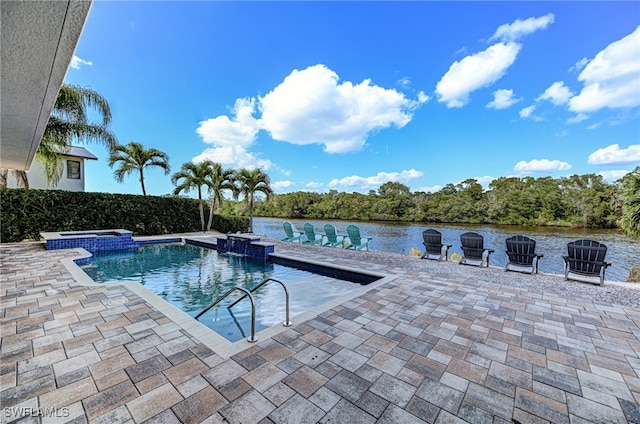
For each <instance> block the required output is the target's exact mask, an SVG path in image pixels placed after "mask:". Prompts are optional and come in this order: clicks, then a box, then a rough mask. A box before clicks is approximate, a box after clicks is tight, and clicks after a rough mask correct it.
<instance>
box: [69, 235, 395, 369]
mask: <svg viewBox="0 0 640 424" xmlns="http://www.w3.org/2000/svg"><path fill="white" fill-rule="evenodd" d="M188 238H190V237H181V239H182V243H186V239H188ZM200 241H201V240H200ZM212 245H213V244H212ZM71 250H74V251H76V252H77V254H78V256H76V257H70V258H64V259H61V262H62V264H63V265H64V267H65V268H66V269H67V271H69V273H70V274H71V275H72V277H73V279H74V280H75V281H76V282H78V283H79V284H81V285H83V286H89V287H100V286H105V285H107V284H108V285H118V286H121V287H124V288H126V289H128V290H129V291H131V292H133V293H135V294H137V295H138V296H140V297H141V298H142V299H143V300H145V301H146V302H148V303H149V304H150V305H151V306H153V307H154V308H156V309H157V310H158V311H160V312H161V313H163V314H164V315H165V316H166V317H167V318H169V319H170V320H171V321H173V322H174V323H175V324H176V325H178V326H179V327H181V328H182V329H183V330H185V331H186V332H188V333H189V334H190V335H191V336H193V337H195V338H197V339H198V340H199V341H200V342H202V343H203V344H204V345H205V346H207V347H208V348H209V349H211V350H212V351H213V352H215V353H216V354H218V355H220V356H221V357H222V358H223V359H227V358H229V357H231V356H233V355H235V354H237V353H239V352H242V351H243V350H245V349H248V348H250V347H251V346H254V345H255V342H253V343H251V342H249V341H247V339H245V338H243V339H242V340H238V341H236V342H230V341H228V340H227V339H225V338H224V337H222V336H220V335H219V334H217V333H216V332H215V331H213V330H211V329H210V328H209V327H207V326H206V325H204V324H202V323H201V322H200V321H198V320H196V319H194V318H193V317H192V316H190V315H188V314H187V313H185V312H183V311H181V310H180V309H178V308H177V307H175V306H173V305H172V304H170V303H169V302H167V301H166V300H164V299H162V298H161V297H160V296H158V295H157V294H155V293H153V292H152V291H151V290H149V289H147V288H146V287H144V286H142V285H140V284H130V283H96V282H95V281H93V280H92V279H91V278H90V277H89V276H88V275H87V274H86V273H85V272H84V271H83V270H82V268H80V266H79V265H78V264H77V263H76V262H75V261H77V260H82V259H87V258H90V257H91V256H92V254H91V253H90V252H89V251H87V250H85V249H83V248H75V249H71ZM272 255H274V256H277V257H282V258H286V259H291V260H294V261H296V262H302V263H305V264H309V265H313V266H320V267H327V268H334V269H338V270H341V271H348V272H351V273H354V272H355V273H360V274H364V275H369V276H375V277H380V278H379V279H378V280H376V281H373V282H371V283H369V284H366V285H358V287H356V288H355V289H353V290H352V291H350V292H349V293H347V294H344V295H342V296H340V297H336V298H334V299H332V300H329V301H328V302H325V303H323V304H322V305H318V306H316V307H315V308H311V309H309V310H308V311H306V312H303V313H301V314H298V315H296V316H293V317H291V321H292V322H293V325H291V326H289V327H285V326H284V325H274V326H271V327H269V328H265V329H264V330H261V331H259V332H258V333H256V337H257V338H258V342H260V341H264V340H268V339H270V338H271V337H273V336H275V335H277V334H279V333H281V332H283V331H285V330H288V329H295V327H296V325H298V324H301V323H304V322H306V321H308V320H310V319H312V318H315V317H316V316H318V315H320V314H321V313H323V312H326V311H328V310H330V309H333V308H335V307H336V306H338V305H341V304H343V303H345V302H348V301H350V300H352V299H355V298H357V297H359V296H362V295H363V294H365V293H367V292H368V291H370V290H372V289H374V288H377V287H380V286H382V285H384V284H387V283H389V282H391V281H394V280H395V279H396V278H398V277H397V276H396V275H390V274H384V273H379V272H372V271H368V270H364V269H358V268H353V267H346V266H342V265H337V264H332V263H329V262H324V261H318V260H314V259H308V258H302V257H299V256H295V255H284V254H279V253H278V254H275V253H272ZM353 284H357V283H353ZM283 318H284V311H283Z"/></svg>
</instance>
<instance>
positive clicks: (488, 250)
mask: <svg viewBox="0 0 640 424" xmlns="http://www.w3.org/2000/svg"><path fill="white" fill-rule="evenodd" d="M484 250H485V252H489V254H492V253H494V252H495V250H493V249H484Z"/></svg>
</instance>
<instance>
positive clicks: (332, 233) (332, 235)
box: [324, 224, 338, 244]
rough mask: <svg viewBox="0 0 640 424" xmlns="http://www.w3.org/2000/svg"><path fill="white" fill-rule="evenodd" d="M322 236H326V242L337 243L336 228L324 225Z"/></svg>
mask: <svg viewBox="0 0 640 424" xmlns="http://www.w3.org/2000/svg"><path fill="white" fill-rule="evenodd" d="M324 234H325V235H326V236H327V240H329V243H332V244H334V243H337V242H338V233H337V232H336V227H334V226H333V225H331V224H325V225H324Z"/></svg>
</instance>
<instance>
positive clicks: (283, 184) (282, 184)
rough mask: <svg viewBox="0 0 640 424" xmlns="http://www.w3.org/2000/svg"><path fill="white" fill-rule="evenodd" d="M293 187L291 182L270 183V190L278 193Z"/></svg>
mask: <svg viewBox="0 0 640 424" xmlns="http://www.w3.org/2000/svg"><path fill="white" fill-rule="evenodd" d="M293 185H294V183H293V182H291V181H275V182H272V183H271V188H272V189H273V190H274V191H280V190H283V189H286V188H289V187H291V186H293Z"/></svg>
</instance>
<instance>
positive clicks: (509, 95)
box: [486, 89, 522, 109]
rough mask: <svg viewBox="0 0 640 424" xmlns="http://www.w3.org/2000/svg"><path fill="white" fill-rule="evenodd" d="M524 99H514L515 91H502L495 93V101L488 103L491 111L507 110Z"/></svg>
mask: <svg viewBox="0 0 640 424" xmlns="http://www.w3.org/2000/svg"><path fill="white" fill-rule="evenodd" d="M520 100H522V99H516V98H515V97H513V90H505V89H500V90H496V91H494V92H493V100H492V101H490V102H489V103H487V106H486V107H487V108H489V109H507V108H508V107H511V106H513V105H514V104H516V103H518V102H519V101H520Z"/></svg>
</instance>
